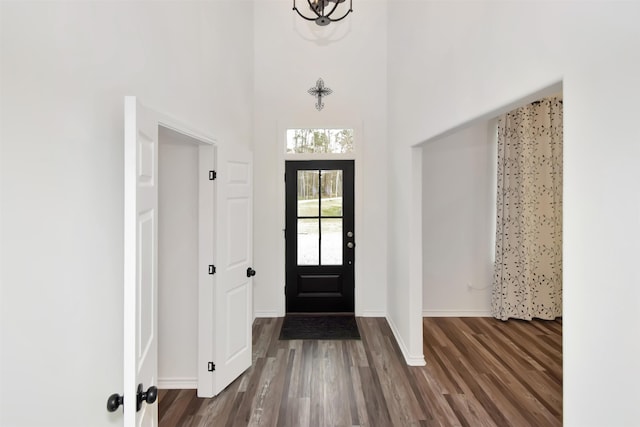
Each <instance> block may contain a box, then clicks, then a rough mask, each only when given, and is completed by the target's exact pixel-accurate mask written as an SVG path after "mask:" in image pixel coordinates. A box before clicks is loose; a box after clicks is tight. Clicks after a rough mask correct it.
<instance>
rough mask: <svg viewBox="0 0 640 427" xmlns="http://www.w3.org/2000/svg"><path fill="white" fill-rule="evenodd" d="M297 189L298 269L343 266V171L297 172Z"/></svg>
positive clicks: (315, 170)
mask: <svg viewBox="0 0 640 427" xmlns="http://www.w3.org/2000/svg"><path fill="white" fill-rule="evenodd" d="M297 187H298V190H297V193H298V194H297V199H298V212H297V219H298V220H297V223H298V265H342V239H343V236H342V224H343V212H342V170H318V169H313V170H298V176H297ZM323 240H324V241H323Z"/></svg>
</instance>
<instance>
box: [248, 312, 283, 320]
mask: <svg viewBox="0 0 640 427" xmlns="http://www.w3.org/2000/svg"><path fill="white" fill-rule="evenodd" d="M253 317H254V319H257V318H258V317H264V318H272V317H282V316H281V315H280V313H278V312H277V311H256V312H255V314H254V315H253Z"/></svg>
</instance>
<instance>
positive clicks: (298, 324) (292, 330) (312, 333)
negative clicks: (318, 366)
mask: <svg viewBox="0 0 640 427" xmlns="http://www.w3.org/2000/svg"><path fill="white" fill-rule="evenodd" d="M280 339H281V340H359V339H360V332H359V331H358V324H357V323H356V318H355V317H353V316H306V315H304V316H298V315H294V316H286V317H285V318H284V321H283V322H282V329H280Z"/></svg>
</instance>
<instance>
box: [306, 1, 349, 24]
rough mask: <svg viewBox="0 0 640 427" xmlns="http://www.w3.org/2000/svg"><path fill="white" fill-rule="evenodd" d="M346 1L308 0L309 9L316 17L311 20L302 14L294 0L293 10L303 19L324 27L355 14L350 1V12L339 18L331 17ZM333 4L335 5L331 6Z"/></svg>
mask: <svg viewBox="0 0 640 427" xmlns="http://www.w3.org/2000/svg"><path fill="white" fill-rule="evenodd" d="M344 1H345V0H307V3H309V8H310V9H311V11H312V12H313V13H314V16H312V17H311V18H309V17H308V16H305V15H303V14H302V13H300V11H299V10H298V8H297V7H296V0H293V10H295V11H296V12H297V13H298V15H300V17H301V18H303V19H306V20H307V21H314V22H315V23H316V24H318V25H320V26H323V27H324V26H325V25H329V24H330V23H331V22H338V21H342V20H343V19H344V18H346V16H347V15H348V14H350V13H351V12H353V0H349V10H347V11H346V12H345V14H344V15H342V16H341V17H339V18H332V17H331V15H333V13H334V12H335V11H336V9H337V8H338V5H339V4H340V3H344ZM332 3H333V5H331V4H332Z"/></svg>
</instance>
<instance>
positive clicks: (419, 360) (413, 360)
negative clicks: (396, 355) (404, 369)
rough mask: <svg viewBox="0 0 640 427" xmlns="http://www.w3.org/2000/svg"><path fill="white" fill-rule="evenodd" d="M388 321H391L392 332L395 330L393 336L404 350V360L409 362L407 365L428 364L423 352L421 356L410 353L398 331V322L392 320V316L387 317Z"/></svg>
mask: <svg viewBox="0 0 640 427" xmlns="http://www.w3.org/2000/svg"><path fill="white" fill-rule="evenodd" d="M387 323H389V327H390V328H391V332H393V336H394V337H395V338H396V342H397V343H398V347H400V351H401V352H402V355H403V356H404V360H405V361H406V362H407V365H409V366H424V365H426V364H427V362H426V361H425V360H424V354H421V355H419V356H414V355H411V354H409V349H408V348H407V346H406V344H405V343H404V341H403V340H402V337H401V336H400V334H399V333H398V328H397V327H396V324H395V323H393V320H391V318H390V317H387Z"/></svg>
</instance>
